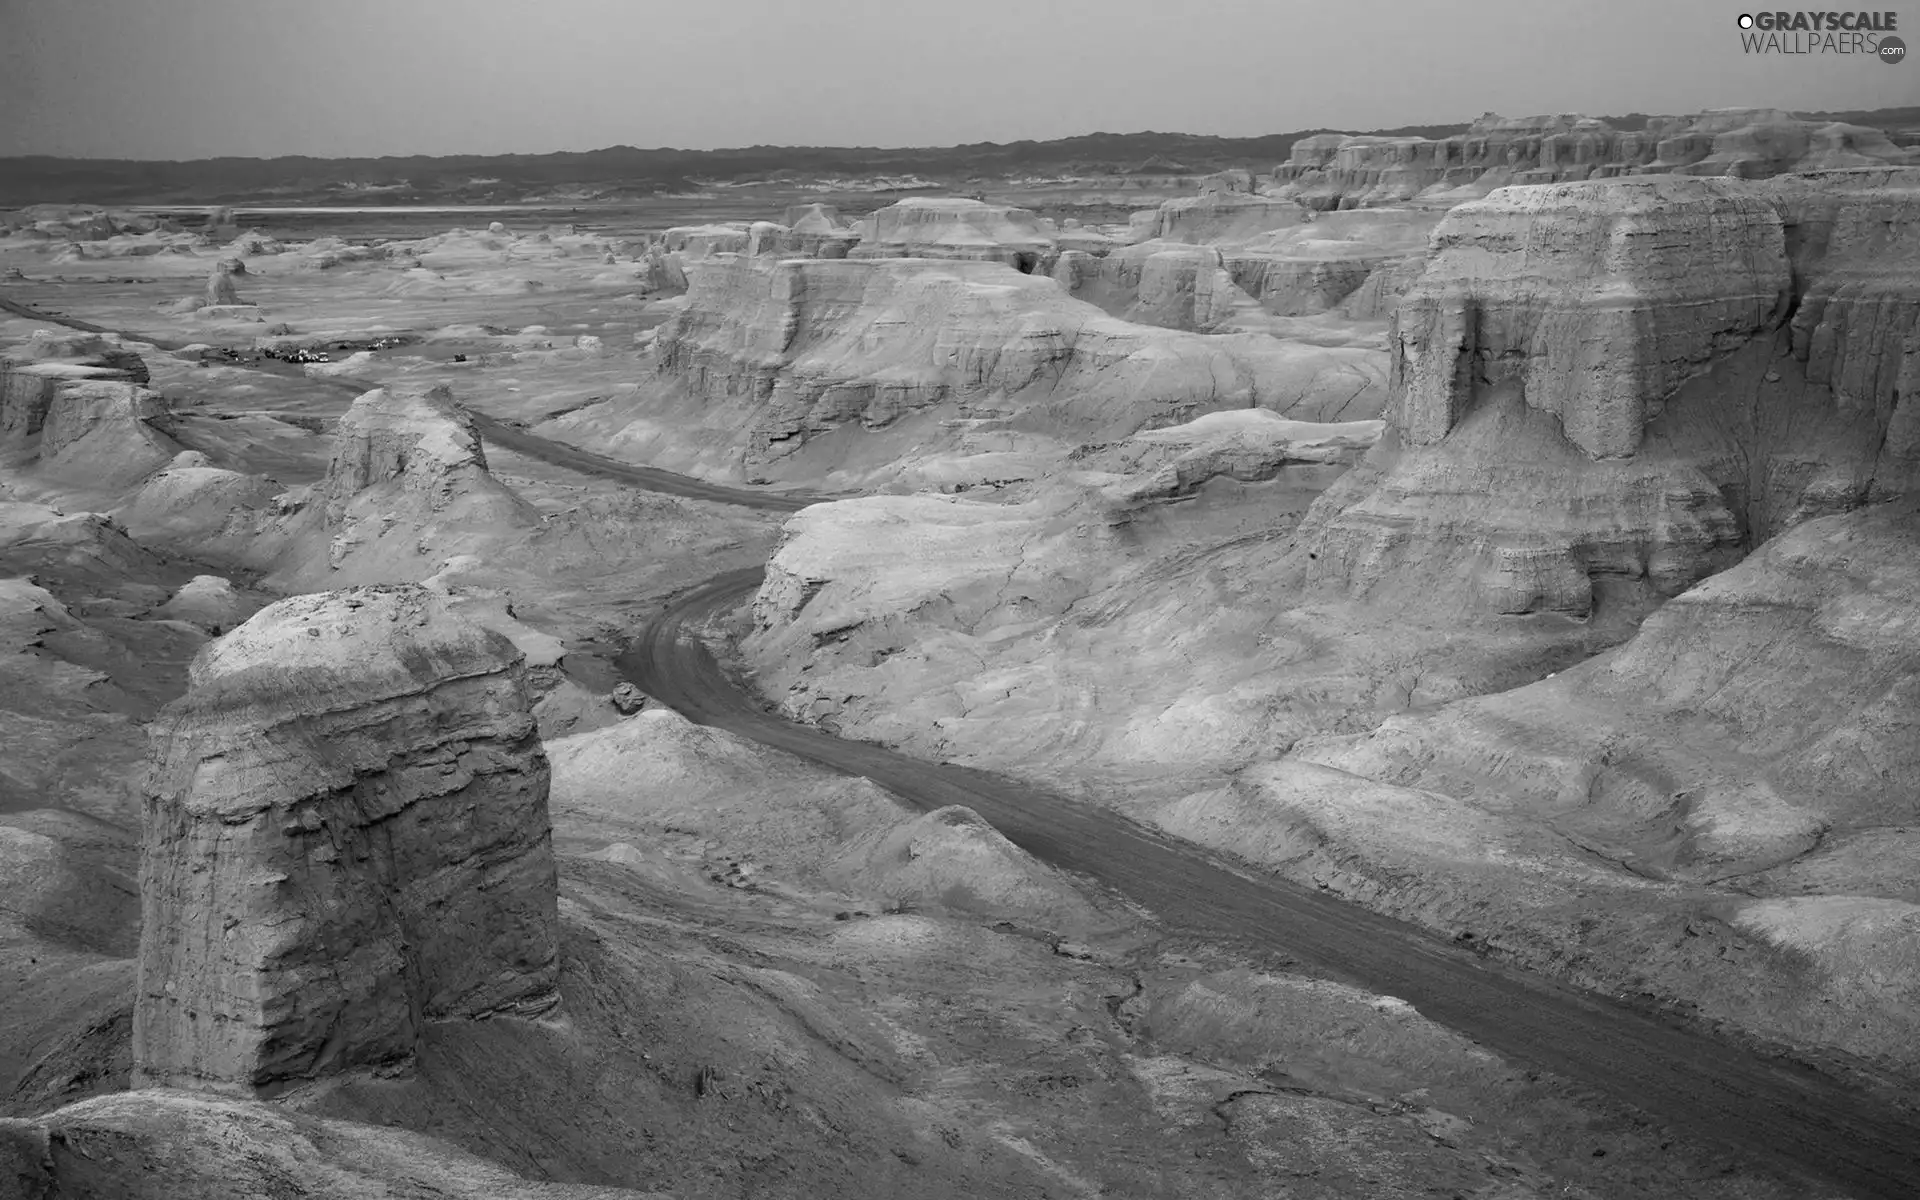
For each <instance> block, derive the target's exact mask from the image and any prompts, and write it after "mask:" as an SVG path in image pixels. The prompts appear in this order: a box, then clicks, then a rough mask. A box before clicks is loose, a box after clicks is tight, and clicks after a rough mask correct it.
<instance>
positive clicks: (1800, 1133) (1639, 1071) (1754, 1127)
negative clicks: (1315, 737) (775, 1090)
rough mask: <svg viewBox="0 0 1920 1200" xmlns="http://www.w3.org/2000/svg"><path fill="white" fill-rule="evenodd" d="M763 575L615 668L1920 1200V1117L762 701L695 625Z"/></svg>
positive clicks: (1465, 1024) (1767, 1149)
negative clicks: (769, 708)
mask: <svg viewBox="0 0 1920 1200" xmlns="http://www.w3.org/2000/svg"><path fill="white" fill-rule="evenodd" d="M760 578H761V572H760V571H757V570H753V571H737V572H733V573H731V574H728V575H723V576H720V577H718V578H715V579H713V580H710V581H708V582H707V583H706V584H704V585H702V586H701V587H699V588H698V589H696V590H694V591H692V592H689V593H687V594H686V595H685V596H683V597H681V598H680V599H679V600H678V601H677V602H675V604H674V605H673V606H672V607H671V608H670V609H669V610H668V611H667V612H666V613H664V614H662V615H661V616H660V617H659V618H658V619H657V620H656V621H654V622H653V623H652V624H651V625H650V626H649V627H648V628H647V629H646V630H645V631H644V632H643V633H642V636H641V637H640V639H639V640H638V641H637V642H635V644H634V646H633V647H632V649H631V650H629V651H628V653H627V654H626V655H625V656H623V657H622V658H621V659H620V660H619V666H620V668H621V670H622V671H623V673H624V674H625V675H626V676H627V678H629V679H631V680H632V681H633V682H634V684H636V685H637V686H638V687H640V688H641V689H643V690H644V691H646V692H647V693H649V694H650V695H653V696H655V697H657V698H658V699H660V700H661V701H662V702H663V703H665V704H667V705H669V706H670V707H672V708H675V709H677V710H679V711H680V712H681V713H683V714H685V715H686V716H687V717H689V718H690V719H692V720H695V721H699V722H701V723H703V724H709V725H715V726H718V727H720V728H723V729H727V730H730V731H732V732H734V733H738V734H740V735H742V736H744V737H749V738H752V739H753V740H754V741H757V742H761V743H764V744H766V745H770V746H777V747H779V748H780V749H782V750H786V751H789V752H791V753H793V754H797V755H799V756H801V757H803V758H807V759H810V760H812V761H814V762H818V763H822V764H824V765H826V766H829V767H833V768H836V769H839V770H842V771H847V772H850V773H852V774H856V775H864V776H866V777H867V778H869V779H872V780H873V781H875V782H876V783H879V784H881V785H883V786H885V787H887V788H888V789H890V790H891V791H893V792H895V793H896V794H898V795H899V796H901V797H903V798H904V799H906V800H908V801H910V802H912V803H914V804H916V805H918V806H921V807H923V808H928V809H931V808H936V807H939V806H942V805H947V804H964V805H966V806H968V807H970V808H972V809H974V810H975V811H977V812H978V813H979V814H980V815H981V816H983V817H985V818H986V819H987V820H988V821H990V822H992V823H993V825H994V826H995V827H996V828H998V829H999V830H1000V831H1001V832H1002V833H1004V834H1006V836H1007V837H1008V838H1009V839H1011V840H1012V841H1013V842H1014V843H1015V844H1017V845H1019V846H1021V847H1022V848H1023V849H1025V850H1027V851H1028V852H1029V853H1032V854H1034V855H1035V856H1037V857H1039V858H1041V859H1043V860H1045V861H1047V862H1050V863H1053V864H1054V865H1056V866H1059V867H1062V868H1065V869H1067V870H1070V871H1075V872H1079V873H1082V874H1085V875H1088V876H1091V877H1093V878H1095V879H1098V880H1100V881H1101V882H1103V883H1105V884H1107V885H1108V886H1110V887H1113V888H1115V889H1116V890H1118V891H1120V892H1121V893H1123V894H1125V895H1128V896H1130V897H1132V898H1133V899H1134V900H1137V901H1138V902H1140V903H1141V904H1144V905H1146V906H1147V907H1148V908H1150V909H1151V910H1153V912H1154V913H1155V914H1156V915H1157V916H1158V917H1159V918H1160V919H1161V921H1163V922H1164V923H1165V924H1166V925H1167V926H1169V927H1170V928H1171V929H1173V930H1176V931H1180V932H1184V933H1190V934H1193V935H1196V936H1200V937H1204V938H1207V939H1210V940H1213V941H1218V942H1223V943H1227V944H1229V945H1238V946H1240V947H1242V948H1245V949H1248V950H1251V951H1253V952H1254V953H1255V954H1256V955H1257V956H1259V957H1261V958H1270V957H1273V956H1276V955H1278V956H1284V957H1287V958H1292V959H1296V960H1300V961H1304V962H1308V963H1312V964H1314V965H1316V966H1318V967H1320V968H1322V969H1324V970H1326V971H1328V972H1329V973H1331V974H1334V975H1336V976H1340V977H1343V978H1346V979H1348V980H1350V981H1352V982H1354V983H1356V984H1359V985H1361V986H1363V987H1366V988H1369V989H1372V990H1374V991H1378V992H1382V993H1385V994H1387V995H1390V996H1397V997H1399V998H1400V999H1402V1000H1406V1001H1408V1002H1409V1003H1411V1004H1413V1005H1414V1006H1415V1007H1416V1008H1418V1009H1419V1010H1420V1012H1421V1013H1422V1014H1423V1015H1425V1016H1426V1017H1428V1018H1430V1019H1432V1020H1434V1021H1437V1022H1439V1023H1441V1024H1443V1025H1446V1026H1448V1027H1450V1028H1452V1029H1455V1030H1458V1031H1460V1032H1461V1033H1464V1034H1466V1035H1467V1036H1468V1037H1471V1038H1473V1039H1474V1040H1475V1041H1478V1042H1480V1043H1481V1044H1482V1045H1485V1046H1487V1047H1489V1048H1491V1049H1493V1050H1496V1051H1498V1052H1499V1053H1501V1054H1502V1055H1505V1056H1506V1057H1508V1058H1509V1059H1511V1060H1513V1061H1515V1062H1518V1063H1523V1064H1527V1065H1530V1066H1534V1067H1537V1068H1542V1069H1545V1070H1548V1071H1552V1072H1554V1073H1556V1074H1559V1075H1562V1076H1564V1077H1566V1078H1569V1079H1573V1080H1577V1081H1579V1082H1581V1083H1583V1084H1586V1085H1588V1086H1590V1087H1592V1088H1594V1089H1595V1090H1597V1091H1600V1092H1603V1093H1606V1094H1608V1095H1610V1096H1612V1097H1614V1098H1615V1099H1618V1100H1622V1101H1625V1102H1627V1103H1629V1104H1632V1105H1634V1106H1636V1107H1638V1108H1640V1109H1641V1110H1643V1111H1645V1112H1647V1113H1649V1114H1651V1115H1653V1116H1654V1117H1656V1118H1657V1119H1659V1120H1661V1121H1663V1122H1665V1123H1666V1124H1668V1125H1669V1126H1671V1127H1672V1128H1674V1129H1675V1130H1677V1131H1681V1132H1683V1133H1685V1134H1687V1135H1689V1136H1691V1137H1695V1138H1699V1139H1701V1140H1704V1141H1711V1142H1715V1143H1718V1144H1720V1145H1722V1146H1725V1147H1727V1148H1729V1149H1731V1150H1734V1151H1736V1152H1738V1153H1740V1154H1742V1155H1745V1156H1748V1157H1750V1158H1752V1159H1754V1160H1758V1161H1766V1162H1771V1163H1773V1164H1776V1165H1778V1166H1780V1167H1782V1168H1785V1169H1787V1170H1791V1171H1800V1172H1809V1173H1813V1174H1815V1175H1819V1176H1823V1177H1825V1178H1827V1179H1830V1180H1832V1181H1833V1182H1834V1183H1837V1184H1840V1185H1842V1186H1845V1187H1847V1188H1848V1189H1849V1190H1850V1191H1851V1192H1852V1193H1853V1194H1854V1195H1856V1196H1859V1197H1862V1198H1867V1197H1871V1198H1873V1200H1894V1198H1895V1197H1901V1198H1903V1200H1912V1197H1915V1196H1920V1122H1916V1121H1915V1120H1914V1119H1913V1118H1912V1117H1911V1116H1909V1115H1907V1114H1902V1113H1900V1112H1897V1111H1895V1110H1892V1109H1890V1108H1887V1107H1884V1106H1881V1105H1878V1104H1875V1103H1873V1102H1871V1101H1869V1100H1866V1099H1865V1098H1863V1097H1861V1096H1860V1095H1859V1094H1858V1093H1856V1092H1855V1091H1853V1090H1852V1089H1851V1088H1849V1087H1847V1086H1844V1085H1841V1084H1839V1083H1836V1082H1834V1081H1832V1080H1830V1079H1828V1078H1826V1077H1824V1076H1821V1075H1819V1074H1817V1073H1816V1072H1814V1071H1812V1070H1810V1069H1808V1068H1804V1067H1800V1066H1797V1065H1794V1064H1790V1063H1784V1062H1777V1061H1772V1060H1768V1059H1765V1058H1762V1057H1760V1056H1758V1055H1756V1054H1753V1053H1750V1052H1748V1051H1746V1050H1743V1049H1741V1048H1739V1047H1737V1046H1734V1045H1731V1044H1729V1043H1727V1042H1724V1041H1721V1040H1720V1039H1718V1038H1715V1037H1712V1036H1710V1035H1707V1034H1705V1033H1702V1032H1699V1031H1696V1030H1693V1029H1687V1028H1683V1027H1680V1026H1678V1025H1676V1024H1670V1023H1667V1022H1665V1021H1663V1020H1661V1019H1660V1018H1658V1017H1656V1016H1652V1015H1648V1014H1646V1013H1643V1012H1640V1011H1637V1010H1635V1009H1633V1008H1630V1007H1628V1006H1627V1005H1625V1004H1617V1003H1613V1002H1610V1001H1608V1000H1607V999H1606V998H1604V997H1600V996H1596V995H1593V994H1591V993H1586V992H1581V991H1577V990H1575V989H1572V988H1568V987H1563V986H1561V985H1558V984H1555V983H1553V982H1552V981H1550V980H1546V979H1543V978H1540V977H1537V976H1533V975H1529V974H1526V973H1523V972H1520V971H1516V970H1512V969H1508V968H1505V967H1502V966H1500V965H1498V964H1494V963H1490V962H1488V961H1486V960H1485V959H1483V958H1481V957H1479V956H1477V955H1475V954H1473V953H1471V952H1468V951H1464V950H1461V949H1458V948H1456V947H1454V946H1453V945H1452V944H1450V943H1447V942H1444V941H1441V940H1439V939H1438V938H1435V937H1432V936H1430V935H1428V934H1425V933H1424V932H1421V931H1419V930H1416V929H1413V928H1412V927H1410V926H1408V925H1405V924H1402V923H1400V922H1397V921H1394V920H1391V919H1389V918H1385V917H1381V916H1378V915H1376V914H1374V913H1371V912H1368V911H1367V910H1365V909H1363V908H1360V907H1358V906H1356V905H1352V904H1348V903H1345V902H1343V901H1340V900H1337V899H1334V898H1333V897H1331V896H1328V895H1325V894H1323V893H1319V892H1315V891H1311V890H1308V889H1305V888H1301V887H1298V886H1295V885H1292V884H1289V883H1286V882H1284V881H1280V880H1273V879H1264V878H1255V877H1252V876H1251V875H1249V874H1243V873H1241V872H1240V871H1238V870H1235V869H1233V868H1231V867H1230V866H1228V865H1226V864H1224V863H1222V862H1221V861H1219V860H1217V859H1215V858H1213V857H1211V856H1210V855H1208V854H1207V853H1206V852H1204V851H1202V850H1200V849H1199V848H1197V847H1194V846H1191V845H1188V844H1185V843H1182V842H1179V841H1177V840H1175V839H1172V838H1168V837H1165V836H1162V835H1160V834H1157V833H1155V832H1153V831H1151V830H1149V829H1146V828H1144V827H1141V826H1138V825H1135V824H1133V823H1132V822H1130V821H1127V820H1125V819H1124V818H1122V817H1119V816H1116V815H1115V814H1113V813H1111V812H1106V811H1103V810H1100V809H1097V808H1094V807H1091V806H1088V805H1084V804H1080V803H1077V802H1074V801H1071V800H1068V799H1065V798H1063V797H1060V796H1056V795H1050V794H1048V793H1047V792H1045V791H1043V790H1041V789H1038V788H1034V787H1029V786H1026V785H1023V784H1019V783H1015V782H1012V781H1008V780H1004V779H1000V778H996V777H993V776H990V775H986V774H982V773H980V772H976V771H970V770H965V769H961V768H956V767H949V766H941V765H938V764H934V763H928V762H923V761H921V760H918V759H914V758H909V757H907V756H905V755H902V754H896V753H894V752H892V751H889V750H885V749H882V748H880V747H877V746H871V745H867V744H864V743H860V742H850V741H844V740H842V739H839V738H836V737H833V736H831V735H828V734H825V733H822V732H820V731H818V730H814V729H809V728H806V727H804V726H799V725H794V724H791V723H789V722H787V721H785V720H782V719H781V718H779V717H776V716H773V715H771V714H769V713H767V712H765V711H763V710H762V709H761V707H760V706H759V705H758V703H756V702H755V701H754V699H753V698H752V697H750V696H747V695H744V694H742V693H741V692H740V690H739V689H738V688H736V687H735V686H734V684H733V683H732V681H730V680H729V679H728V678H727V677H726V675H725V674H724V673H723V672H722V671H721V669H720V667H719V665H718V663H716V662H715V660H714V658H713V656H712V655H711V654H710V653H709V652H708V650H707V648H706V647H705V646H704V645H703V644H702V643H701V641H700V640H699V638H698V637H697V636H696V633H695V631H696V630H697V629H698V628H699V627H700V626H701V625H702V624H703V622H705V621H706V620H708V619H709V618H710V617H712V616H713V615H715V614H717V613H720V612H723V611H725V610H727V609H729V608H731V607H733V606H735V605H737V604H739V603H740V602H741V601H742V600H744V599H745V598H746V597H747V596H748V595H750V594H751V593H752V591H753V590H754V589H755V588H756V587H758V586H759V582H760Z"/></svg>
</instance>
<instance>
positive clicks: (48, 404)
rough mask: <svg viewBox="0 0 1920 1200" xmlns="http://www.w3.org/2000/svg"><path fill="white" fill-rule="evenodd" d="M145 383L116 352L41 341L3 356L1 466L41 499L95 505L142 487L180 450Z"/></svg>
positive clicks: (68, 341)
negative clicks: (74, 500) (83, 501)
mask: <svg viewBox="0 0 1920 1200" xmlns="http://www.w3.org/2000/svg"><path fill="white" fill-rule="evenodd" d="M147 381H148V373H147V368H146V364H145V363H143V362H142V361H141V359H140V356H139V355H138V354H136V353H134V352H133V351H131V350H127V349H125V348H124V347H121V346H120V345H119V344H118V343H116V342H112V341H109V340H108V339H106V338H102V337H98V336H95V335H78V336H72V335H62V334H49V333H45V332H41V333H36V334H35V335H34V336H33V337H32V338H31V339H30V340H29V341H28V342H27V343H25V344H24V345H21V346H18V347H14V348H11V349H9V350H8V352H7V353H6V354H5V355H4V356H0V463H4V464H5V465H6V466H7V467H9V468H11V469H12V470H13V471H15V472H17V473H18V474H17V476H16V483H17V485H18V486H21V487H23V488H24V490H25V491H26V492H27V493H29V494H32V495H37V496H47V497H58V498H84V499H89V500H91V499H98V498H100V497H104V496H108V495H112V494H114V493H115V492H117V491H118V490H121V489H124V488H126V487H129V486H132V485H134V484H137V483H138V482H139V481H140V480H142V479H143V478H145V477H146V476H147V475H149V474H151V473H152V472H153V471H154V470H155V469H157V468H158V467H160V466H161V465H162V464H164V463H166V462H167V461H168V460H169V459H171V458H172V457H173V456H174V455H175V454H177V453H178V452H179V451H180V449H181V447H180V445H179V444H178V443H177V442H175V441H174V440H173V439H172V437H170V436H169V435H168V434H167V433H166V432H165V430H164V428H163V426H164V425H165V424H166V416H167V407H166V403H165V402H164V401H163V400H162V399H161V398H160V396H159V395H158V394H157V393H155V392H152V391H149V390H148V389H147V388H146V387H144V386H142V385H144V384H145V383H146V382H147Z"/></svg>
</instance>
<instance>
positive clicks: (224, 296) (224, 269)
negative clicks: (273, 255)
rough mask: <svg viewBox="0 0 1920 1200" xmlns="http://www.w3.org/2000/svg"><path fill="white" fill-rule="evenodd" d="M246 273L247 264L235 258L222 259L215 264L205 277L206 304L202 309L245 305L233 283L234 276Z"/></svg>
mask: <svg viewBox="0 0 1920 1200" xmlns="http://www.w3.org/2000/svg"><path fill="white" fill-rule="evenodd" d="M246 273H247V264H246V263H245V262H244V261H243V260H241V259H239V258H237V257H235V258H223V259H221V260H220V261H219V262H217V263H215V264H214V265H213V270H212V272H211V273H209V274H208V275H207V294H206V303H205V305H204V306H203V307H206V308H221V307H230V306H235V305H241V304H245V303H246V301H244V300H242V299H240V289H239V288H238V287H237V286H235V284H234V282H233V281H234V279H235V277H236V276H240V275H244V274H246Z"/></svg>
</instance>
